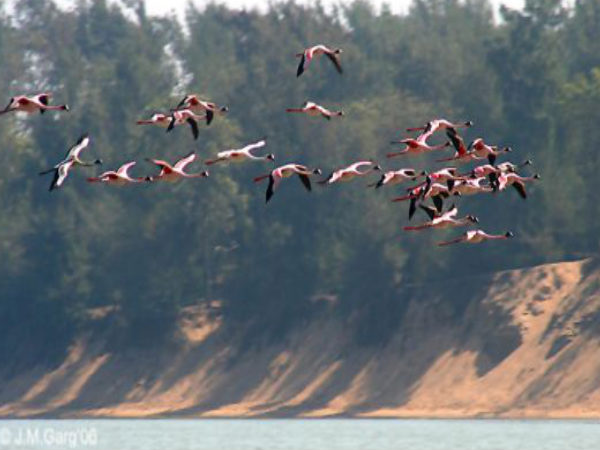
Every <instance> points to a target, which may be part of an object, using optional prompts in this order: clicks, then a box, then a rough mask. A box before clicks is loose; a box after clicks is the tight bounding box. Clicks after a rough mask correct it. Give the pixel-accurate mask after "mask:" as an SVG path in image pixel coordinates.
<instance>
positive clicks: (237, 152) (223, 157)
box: [205, 138, 275, 165]
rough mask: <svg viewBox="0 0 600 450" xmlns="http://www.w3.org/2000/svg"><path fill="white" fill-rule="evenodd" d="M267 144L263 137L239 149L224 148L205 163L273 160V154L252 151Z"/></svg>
mask: <svg viewBox="0 0 600 450" xmlns="http://www.w3.org/2000/svg"><path fill="white" fill-rule="evenodd" d="M265 145H267V141H266V139H265V138H263V139H261V140H260V141H257V142H254V143H252V144H248V145H246V146H245V147H242V148H239V149H230V150H224V151H221V152H218V153H217V157H216V158H215V159H212V160H207V161H205V163H206V164H207V165H211V164H216V163H218V162H232V163H241V162H245V161H273V160H274V159H275V156H274V155H273V154H268V155H265V156H256V155H254V154H253V153H252V151H253V150H255V149H258V148H262V147H264V146H265Z"/></svg>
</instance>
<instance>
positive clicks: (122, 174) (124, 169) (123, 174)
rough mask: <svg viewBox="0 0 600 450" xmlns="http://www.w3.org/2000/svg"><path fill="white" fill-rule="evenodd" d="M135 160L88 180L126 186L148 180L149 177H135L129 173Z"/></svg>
mask: <svg viewBox="0 0 600 450" xmlns="http://www.w3.org/2000/svg"><path fill="white" fill-rule="evenodd" d="M135 164H136V162H135V161H130V162H128V163H125V164H123V165H122V166H121V167H119V168H118V169H117V170H116V171H115V170H109V171H107V172H104V173H101V174H100V175H98V176H97V177H90V178H88V179H87V180H88V181H89V182H90V183H106V184H112V185H117V186H124V185H126V184H130V183H139V182H141V181H148V178H147V177H138V178H133V177H131V176H130V175H129V173H128V171H129V169H130V168H131V167H133V166H135Z"/></svg>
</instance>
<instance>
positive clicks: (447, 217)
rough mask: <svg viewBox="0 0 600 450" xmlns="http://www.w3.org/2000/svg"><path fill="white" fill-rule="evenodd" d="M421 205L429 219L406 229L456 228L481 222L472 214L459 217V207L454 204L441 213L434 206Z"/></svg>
mask: <svg viewBox="0 0 600 450" xmlns="http://www.w3.org/2000/svg"><path fill="white" fill-rule="evenodd" d="M419 207H420V208H421V209H422V210H423V211H425V212H426V213H427V215H428V216H429V221H428V222H425V223H422V224H421V225H417V226H413V227H404V230H405V231H420V230H427V229H430V228H438V229H443V228H454V227H462V226H466V225H470V224H472V223H479V219H478V218H477V217H475V216H472V215H468V216H465V217H463V218H461V219H457V218H456V216H457V214H458V208H457V207H456V206H454V205H452V206H451V207H450V209H449V210H448V211H446V212H445V213H439V212H438V210H437V209H436V208H432V207H431V206H425V205H419Z"/></svg>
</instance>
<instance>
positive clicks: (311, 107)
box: [286, 101, 344, 120]
mask: <svg viewBox="0 0 600 450" xmlns="http://www.w3.org/2000/svg"><path fill="white" fill-rule="evenodd" d="M286 111H287V112H289V113H303V114H306V115H307V116H310V117H316V116H322V117H324V118H326V119H327V120H331V118H332V117H336V116H343V115H344V111H341V110H340V111H330V110H329V109H327V108H324V107H323V106H321V105H317V104H316V103H314V102H310V101H306V102H304V104H303V105H302V108H287V109H286Z"/></svg>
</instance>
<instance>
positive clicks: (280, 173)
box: [254, 163, 321, 203]
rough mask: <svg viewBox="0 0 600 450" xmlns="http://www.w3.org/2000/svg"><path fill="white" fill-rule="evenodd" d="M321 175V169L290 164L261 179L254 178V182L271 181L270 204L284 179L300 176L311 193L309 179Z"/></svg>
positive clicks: (267, 196) (268, 189)
mask: <svg viewBox="0 0 600 450" xmlns="http://www.w3.org/2000/svg"><path fill="white" fill-rule="evenodd" d="M320 174H321V171H320V170H319V169H313V170H311V169H309V168H308V167H306V166H303V165H301V164H296V163H289V164H285V165H283V166H279V167H277V168H275V169H273V170H272V171H271V172H269V173H268V174H266V175H261V176H259V177H256V178H254V182H255V183H257V182H259V181H262V180H264V179H267V178H268V179H269V186H268V187H267V192H266V202H267V203H268V202H269V200H271V197H273V194H274V193H275V189H277V186H279V183H280V182H281V180H282V179H284V178H288V177H291V176H292V175H298V178H299V179H300V181H301V182H302V184H303V185H304V187H305V188H306V190H307V191H309V192H310V191H311V189H312V188H311V184H310V178H309V177H310V176H311V175H320Z"/></svg>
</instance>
